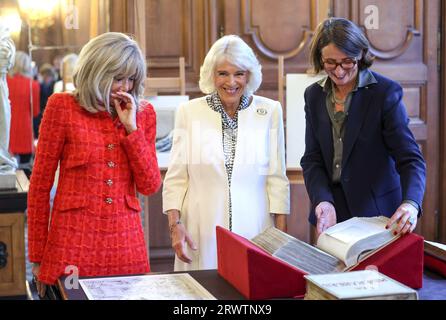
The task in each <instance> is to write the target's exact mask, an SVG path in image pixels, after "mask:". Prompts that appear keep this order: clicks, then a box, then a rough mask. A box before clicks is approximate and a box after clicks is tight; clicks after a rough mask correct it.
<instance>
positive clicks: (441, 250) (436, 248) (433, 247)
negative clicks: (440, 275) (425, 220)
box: [424, 240, 446, 262]
mask: <svg viewBox="0 0 446 320" xmlns="http://www.w3.org/2000/svg"><path fill="white" fill-rule="evenodd" d="M424 252H425V253H427V254H429V255H431V256H433V257H435V258H437V259H439V260H441V261H444V262H446V244H442V243H438V242H433V241H427V240H424Z"/></svg>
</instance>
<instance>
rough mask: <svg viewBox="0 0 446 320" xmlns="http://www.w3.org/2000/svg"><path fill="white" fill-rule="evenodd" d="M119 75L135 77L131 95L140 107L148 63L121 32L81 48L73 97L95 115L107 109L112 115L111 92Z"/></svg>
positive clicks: (96, 38) (134, 43) (74, 77)
mask: <svg viewBox="0 0 446 320" xmlns="http://www.w3.org/2000/svg"><path fill="white" fill-rule="evenodd" d="M118 75H119V76H124V77H130V76H134V77H135V80H134V85H133V88H132V90H131V91H130V92H129V93H130V94H131V95H132V96H133V98H134V99H135V102H136V105H137V106H138V105H139V98H140V96H142V93H143V92H144V81H145V78H146V63H145V59H144V56H143V54H142V52H141V49H140V48H139V46H138V44H137V43H136V41H135V40H133V39H132V38H130V37H129V36H127V35H125V34H123V33H119V32H107V33H104V34H101V35H99V36H97V37H95V38H93V39H91V40H90V41H89V42H88V43H87V44H86V45H85V46H84V47H83V48H82V50H81V52H80V54H79V60H78V61H77V64H76V66H75V68H74V74H73V82H74V86H75V88H76V89H75V91H74V95H75V96H76V98H77V100H78V101H79V104H80V105H81V106H82V107H83V108H85V109H86V110H88V111H90V112H93V113H94V112H97V111H100V110H101V111H103V110H104V109H105V110H106V111H108V112H111V110H110V91H111V87H112V84H113V79H114V77H116V76H118ZM98 102H102V103H103V104H104V106H100V105H99V103H98Z"/></svg>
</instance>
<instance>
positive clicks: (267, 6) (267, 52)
mask: <svg viewBox="0 0 446 320" xmlns="http://www.w3.org/2000/svg"><path fill="white" fill-rule="evenodd" d="M291 13H301V14H300V15H299V19H296V16H294V15H293V14H291ZM303 13H306V14H305V15H304V14H303ZM241 16H242V25H243V33H244V34H245V35H247V36H249V37H250V38H251V40H252V42H253V43H254V45H255V48H256V49H257V50H258V51H259V52H260V53H262V54H263V55H264V56H266V57H269V58H272V59H277V57H278V56H279V55H283V56H284V57H285V58H291V57H294V56H296V55H299V54H300V53H301V52H302V50H303V48H304V47H305V46H306V45H307V44H308V42H309V40H310V36H311V30H310V29H311V28H312V27H314V21H312V16H313V15H312V10H311V3H310V1H295V0H286V1H277V2H275V3H274V5H273V6H271V1H268V0H243V1H242V2H241ZM272 17H280V18H276V19H272Z"/></svg>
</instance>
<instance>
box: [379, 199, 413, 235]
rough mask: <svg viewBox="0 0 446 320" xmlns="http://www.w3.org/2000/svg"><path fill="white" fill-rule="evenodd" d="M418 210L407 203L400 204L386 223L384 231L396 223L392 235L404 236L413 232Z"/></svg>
mask: <svg viewBox="0 0 446 320" xmlns="http://www.w3.org/2000/svg"><path fill="white" fill-rule="evenodd" d="M417 216H418V210H417V208H415V207H414V206H413V205H411V204H409V203H402V204H401V205H400V206H399V207H398V209H397V210H396V211H395V213H394V214H393V216H392V217H391V218H390V220H389V222H387V225H386V229H388V228H390V227H391V226H392V225H393V224H394V223H397V225H396V227H395V230H394V233H395V234H398V233H401V235H404V234H406V233H410V232H412V231H414V230H415V227H416V226H417Z"/></svg>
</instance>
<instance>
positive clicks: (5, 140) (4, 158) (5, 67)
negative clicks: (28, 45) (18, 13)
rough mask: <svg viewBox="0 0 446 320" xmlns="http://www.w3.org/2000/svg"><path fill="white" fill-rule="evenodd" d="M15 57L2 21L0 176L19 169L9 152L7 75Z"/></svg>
mask: <svg viewBox="0 0 446 320" xmlns="http://www.w3.org/2000/svg"><path fill="white" fill-rule="evenodd" d="M14 55H15V46H14V42H13V41H12V40H11V38H10V33H9V29H8V28H7V26H6V25H5V24H4V23H2V22H1V21H0V175H1V174H10V173H11V172H12V173H14V172H15V170H16V169H17V161H16V159H15V158H14V157H12V156H11V155H10V153H9V151H8V148H9V130H10V124H11V104H10V103H9V99H8V96H9V90H8V84H7V83H6V74H7V73H8V71H9V69H10V68H11V67H12V66H13V64H14ZM0 187H1V186H0Z"/></svg>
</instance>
